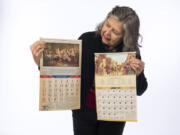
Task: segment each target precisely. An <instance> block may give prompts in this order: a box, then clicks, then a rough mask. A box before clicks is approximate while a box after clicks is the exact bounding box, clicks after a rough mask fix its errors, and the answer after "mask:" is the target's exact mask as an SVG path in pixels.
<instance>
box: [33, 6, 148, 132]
mask: <svg viewBox="0 0 180 135" xmlns="http://www.w3.org/2000/svg"><path fill="white" fill-rule="evenodd" d="M139 27H140V22H139V18H138V16H137V14H136V12H135V11H134V10H133V9H131V8H129V7H119V6H116V7H115V8H113V9H112V11H110V12H109V13H108V15H107V17H106V19H105V20H104V21H103V22H102V23H100V24H99V25H98V26H97V30H96V31H93V32H86V33H84V34H82V35H81V36H80V37H79V39H81V40H82V74H81V75H82V77H81V109H79V110H73V126H74V134H75V135H110V134H111V135H122V133H123V130H124V126H125V122H107V121H98V120H97V113H96V103H95V92H94V91H95V90H94V89H95V88H94V72H95V68H94V67H95V66H94V63H95V62H94V53H103V52H130V51H135V52H136V58H134V59H131V60H130V67H131V68H132V69H133V70H134V71H135V73H136V75H137V95H142V94H143V93H144V91H145V90H146V88H147V81H146V78H145V76H144V73H143V70H144V62H143V61H141V57H140V51H139V46H140V45H139V44H138V38H139V35H140V34H139ZM44 47H45V42H42V41H37V42H35V43H34V44H33V45H32V46H31V51H32V54H33V57H34V60H35V62H36V64H37V65H39V59H40V55H41V54H42V52H43V50H44Z"/></svg>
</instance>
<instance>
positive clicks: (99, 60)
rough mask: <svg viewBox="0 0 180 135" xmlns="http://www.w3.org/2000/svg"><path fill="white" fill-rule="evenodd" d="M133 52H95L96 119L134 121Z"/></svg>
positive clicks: (135, 118) (134, 78)
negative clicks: (131, 64) (131, 63)
mask: <svg viewBox="0 0 180 135" xmlns="http://www.w3.org/2000/svg"><path fill="white" fill-rule="evenodd" d="M135 56H136V54H135V52H122V53H95V89H96V107H97V118H98V120H104V121H137V109H136V74H135V72H134V71H133V70H132V69H131V67H130V64H129V60H130V59H131V58H133V57H134V58H135Z"/></svg>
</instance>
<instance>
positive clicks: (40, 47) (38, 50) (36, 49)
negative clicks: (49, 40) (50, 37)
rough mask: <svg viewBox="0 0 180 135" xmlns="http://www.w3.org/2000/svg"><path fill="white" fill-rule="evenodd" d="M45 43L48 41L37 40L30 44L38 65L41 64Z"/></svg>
mask: <svg viewBox="0 0 180 135" xmlns="http://www.w3.org/2000/svg"><path fill="white" fill-rule="evenodd" d="M45 44H46V42H44V41H36V42H35V43H34V44H32V45H31V46H30V49H31V52H32V55H33V58H34V61H35V63H36V64H37V65H38V66H39V62H40V57H41V54H42V52H43V51H44V48H45Z"/></svg>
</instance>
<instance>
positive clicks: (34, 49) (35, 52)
mask: <svg viewBox="0 0 180 135" xmlns="http://www.w3.org/2000/svg"><path fill="white" fill-rule="evenodd" d="M44 48H45V44H40V43H37V44H36V45H35V46H34V48H33V49H32V53H33V55H36V56H37V55H38V54H37V53H38V52H39V50H41V49H43V50H44Z"/></svg>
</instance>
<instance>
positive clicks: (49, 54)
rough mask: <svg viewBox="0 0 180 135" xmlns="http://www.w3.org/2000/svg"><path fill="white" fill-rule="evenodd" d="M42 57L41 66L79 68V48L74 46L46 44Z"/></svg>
mask: <svg viewBox="0 0 180 135" xmlns="http://www.w3.org/2000/svg"><path fill="white" fill-rule="evenodd" d="M43 55H44V56H43V66H56V67H78V66H79V46H78V45H76V44H68V45H67V44H61V45H59V43H53V45H52V43H51V44H47V47H46V48H45V50H44V53H43Z"/></svg>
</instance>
